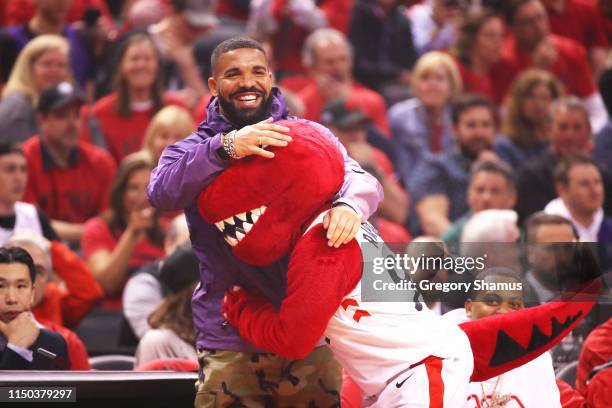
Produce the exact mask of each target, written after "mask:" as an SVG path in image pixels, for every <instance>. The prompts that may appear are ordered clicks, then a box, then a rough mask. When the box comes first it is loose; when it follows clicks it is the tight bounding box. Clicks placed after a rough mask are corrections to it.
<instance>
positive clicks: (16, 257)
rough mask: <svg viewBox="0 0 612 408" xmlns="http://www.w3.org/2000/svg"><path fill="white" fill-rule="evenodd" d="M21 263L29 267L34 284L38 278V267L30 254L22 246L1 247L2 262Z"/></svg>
mask: <svg viewBox="0 0 612 408" xmlns="http://www.w3.org/2000/svg"><path fill="white" fill-rule="evenodd" d="M15 263H20V264H23V265H25V266H27V268H28V272H29V274H30V280H31V281H32V284H34V281H35V280H36V267H34V261H33V260H32V257H31V256H30V254H29V253H28V252H27V251H26V250H25V249H23V248H20V247H9V248H7V247H1V248H0V264H15Z"/></svg>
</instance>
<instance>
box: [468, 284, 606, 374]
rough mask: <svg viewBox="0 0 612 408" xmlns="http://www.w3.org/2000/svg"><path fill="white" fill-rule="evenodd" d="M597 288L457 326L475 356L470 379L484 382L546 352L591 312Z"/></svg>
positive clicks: (593, 287)
mask: <svg viewBox="0 0 612 408" xmlns="http://www.w3.org/2000/svg"><path fill="white" fill-rule="evenodd" d="M599 287H600V285H599V281H598V280H594V281H592V282H589V283H588V284H586V285H584V286H583V287H582V290H581V291H580V292H578V293H573V294H572V293H566V294H564V296H563V298H562V299H559V301H554V302H548V303H546V304H543V305H541V306H537V307H531V308H528V309H523V310H519V311H517V312H512V313H506V314H502V315H495V316H489V317H486V318H483V319H478V320H473V321H470V322H466V323H462V324H460V325H459V326H460V327H461V329H463V331H465V333H466V334H467V336H468V338H469V340H470V345H471V346H472V353H473V355H474V371H473V372H472V377H471V378H470V380H471V381H485V380H487V379H489V378H491V377H495V376H498V375H500V374H503V373H505V372H506V371H509V370H512V369H514V368H516V367H519V366H521V365H523V364H525V363H527V362H529V361H531V360H533V359H534V358H536V357H538V356H539V355H540V354H542V353H544V352H545V351H547V350H549V349H550V348H551V347H553V346H554V345H555V344H557V343H558V342H560V341H561V339H563V337H565V336H566V335H567V334H568V333H569V332H570V331H571V330H572V329H574V327H576V325H578V323H579V322H580V321H581V320H582V319H583V318H584V316H586V315H587V313H588V312H589V310H591V307H593V304H594V302H595V299H596V297H597V294H598V293H599Z"/></svg>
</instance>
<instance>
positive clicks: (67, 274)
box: [33, 241, 104, 328]
mask: <svg viewBox="0 0 612 408" xmlns="http://www.w3.org/2000/svg"><path fill="white" fill-rule="evenodd" d="M51 263H52V264H53V270H54V272H55V273H56V274H57V276H59V277H60V278H61V279H62V281H63V282H64V285H65V287H64V288H60V287H58V285H56V284H55V283H54V282H49V283H47V285H46V286H45V292H44V296H43V299H42V301H41V302H40V303H39V304H38V305H37V306H36V307H35V308H34V309H33V312H34V315H35V316H36V318H37V319H45V320H49V321H52V322H54V323H56V324H59V325H62V326H66V327H69V328H73V327H76V326H77V325H78V324H79V322H80V321H81V319H82V318H83V317H85V316H86V315H87V314H88V313H89V312H90V311H91V309H92V308H93V307H94V306H95V305H96V303H97V302H98V301H99V300H100V299H102V297H103V296H104V292H103V291H102V288H101V287H100V285H99V284H98V282H97V281H96V279H95V278H94V277H93V275H92V273H91V270H90V269H89V267H88V266H87V264H86V263H85V262H84V261H83V260H82V259H81V258H80V257H79V256H78V255H77V254H76V253H74V252H73V251H72V250H71V249H70V248H68V247H66V246H64V245H63V244H61V243H59V242H57V241H52V242H51Z"/></svg>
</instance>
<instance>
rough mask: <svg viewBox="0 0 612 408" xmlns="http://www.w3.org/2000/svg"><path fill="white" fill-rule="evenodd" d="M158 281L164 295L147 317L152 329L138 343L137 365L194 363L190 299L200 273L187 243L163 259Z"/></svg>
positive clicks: (196, 261)
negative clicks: (180, 360) (181, 360)
mask: <svg viewBox="0 0 612 408" xmlns="http://www.w3.org/2000/svg"><path fill="white" fill-rule="evenodd" d="M159 280H160V282H161V283H162V286H163V288H164V290H165V292H166V293H165V296H164V300H163V301H162V302H161V304H160V305H159V306H158V307H157V308H156V309H155V310H154V311H153V312H152V313H151V314H150V315H149V319H148V320H149V324H150V326H151V329H150V330H148V331H147V332H146V334H145V335H144V336H143V337H142V339H141V340H140V343H139V344H138V349H137V350H136V365H137V366H138V365H141V364H147V363H151V362H154V361H156V360H157V361H159V360H168V359H184V360H189V361H196V360H197V357H196V352H195V347H194V346H193V345H194V344H195V329H194V327H193V315H192V312H191V297H192V295H193V291H194V289H195V286H196V284H197V282H198V280H199V270H198V260H197V258H196V257H195V255H194V253H193V249H192V248H191V245H190V244H189V243H187V244H184V245H181V246H179V247H177V249H176V250H175V251H174V252H173V253H172V254H170V255H169V256H168V257H167V258H166V259H165V260H164V262H163V265H162V266H161V268H160V271H159Z"/></svg>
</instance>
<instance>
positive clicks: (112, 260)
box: [81, 152, 164, 309]
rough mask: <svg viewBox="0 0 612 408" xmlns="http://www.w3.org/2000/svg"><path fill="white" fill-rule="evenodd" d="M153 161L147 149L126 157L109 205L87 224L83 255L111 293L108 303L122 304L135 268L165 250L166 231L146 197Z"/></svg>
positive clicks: (118, 172) (107, 304) (115, 180)
mask: <svg viewBox="0 0 612 408" xmlns="http://www.w3.org/2000/svg"><path fill="white" fill-rule="evenodd" d="M152 167H153V166H152V164H151V161H150V159H149V157H148V155H147V154H146V153H143V152H138V153H134V154H131V155H129V156H127V157H126V158H125V159H123V161H122V162H121V164H120V165H119V168H118V169H117V174H116V175H115V179H114V181H113V185H112V187H111V191H110V205H109V209H108V210H107V211H106V212H105V213H103V214H102V215H101V216H99V217H96V218H93V219H91V220H89V221H87V223H85V226H84V231H83V238H82V241H81V248H82V250H83V257H84V258H85V260H86V261H87V263H88V264H89V267H90V268H91V270H92V272H93V274H94V276H95V278H96V280H97V281H98V283H100V285H101V286H102V288H103V289H104V291H105V293H106V296H107V302H106V304H105V305H104V306H106V307H107V308H111V309H114V308H119V307H120V299H121V298H120V294H121V292H122V290H123V287H124V285H125V283H126V281H127V279H128V277H129V275H130V272H132V271H133V270H134V269H135V268H138V267H139V266H142V265H144V264H146V263H149V262H152V261H153V260H155V259H157V258H160V257H162V256H163V255H164V252H163V249H162V241H163V233H162V231H161V228H160V227H159V223H158V221H157V215H156V213H155V211H154V210H153V208H152V207H151V206H150V204H149V201H148V199H147V185H148V184H149V178H150V176H151V169H152Z"/></svg>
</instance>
